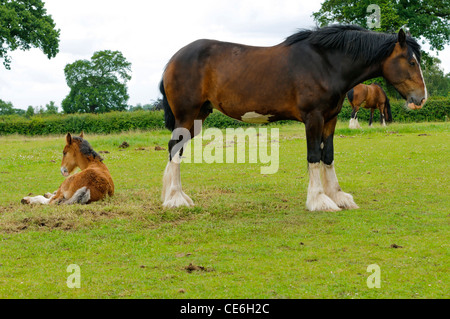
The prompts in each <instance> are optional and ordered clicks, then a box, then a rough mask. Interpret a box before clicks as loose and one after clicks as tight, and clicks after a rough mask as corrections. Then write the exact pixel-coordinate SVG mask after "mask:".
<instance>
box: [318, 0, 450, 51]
mask: <svg viewBox="0 0 450 319" xmlns="http://www.w3.org/2000/svg"><path fill="white" fill-rule="evenodd" d="M372 4H375V5H378V6H379V7H380V13H381V21H380V22H381V25H380V27H379V28H375V29H374V31H381V32H388V33H393V32H397V31H398V30H399V29H400V28H401V27H404V26H406V27H407V28H408V29H409V31H410V32H411V34H412V35H413V36H414V37H415V38H420V37H422V38H423V39H425V40H427V41H428V43H429V44H430V46H431V49H432V50H436V51H442V50H443V49H444V46H445V45H446V44H449V43H450V21H449V19H450V0H359V1H351V0H325V1H324V2H323V4H322V7H321V9H320V10H319V11H318V12H315V13H313V17H314V19H315V20H316V22H317V23H318V24H319V25H320V26H324V25H328V24H331V23H352V24H358V25H360V26H362V27H365V28H369V25H368V19H367V18H368V16H370V15H371V13H372V11H371V10H369V12H368V10H367V8H368V6H369V5H372ZM369 23H370V20H369Z"/></svg>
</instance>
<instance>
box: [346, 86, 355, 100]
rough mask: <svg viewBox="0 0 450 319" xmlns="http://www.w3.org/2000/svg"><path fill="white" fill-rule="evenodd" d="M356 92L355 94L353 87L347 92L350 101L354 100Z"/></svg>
mask: <svg viewBox="0 0 450 319" xmlns="http://www.w3.org/2000/svg"><path fill="white" fill-rule="evenodd" d="M354 94H355V90H354V89H351V90H350V91H348V93H347V97H348V100H349V102H350V103H352V102H353V98H354Z"/></svg>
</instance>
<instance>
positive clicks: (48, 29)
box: [0, 0, 60, 70]
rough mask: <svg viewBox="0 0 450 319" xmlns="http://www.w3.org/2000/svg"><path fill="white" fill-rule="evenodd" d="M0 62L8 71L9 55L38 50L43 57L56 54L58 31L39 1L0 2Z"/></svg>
mask: <svg viewBox="0 0 450 319" xmlns="http://www.w3.org/2000/svg"><path fill="white" fill-rule="evenodd" d="M0 17H1V18H0V58H1V59H3V65H4V66H5V68H6V69H8V70H9V69H10V68H11V58H10V57H9V56H8V54H7V53H8V52H9V51H14V50H16V49H22V50H29V49H30V48H32V47H34V48H40V49H41V50H42V51H43V52H44V53H45V54H46V55H47V57H48V58H49V59H50V58H53V57H55V56H56V54H57V53H58V52H59V34H60V30H59V29H58V30H57V29H55V27H56V25H55V22H54V21H53V19H52V17H51V15H47V10H46V9H45V8H44V2H43V1H42V0H0Z"/></svg>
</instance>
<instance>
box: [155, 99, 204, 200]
mask: <svg viewBox="0 0 450 319" xmlns="http://www.w3.org/2000/svg"><path fill="white" fill-rule="evenodd" d="M211 112H212V109H211V106H210V104H209V103H204V104H203V105H202V107H201V108H200V110H197V112H194V113H198V114H197V115H196V117H195V120H194V119H191V120H187V121H184V123H180V122H177V121H176V124H175V127H176V129H175V130H174V131H173V132H172V139H171V140H170V142H169V154H170V159H169V163H167V166H166V169H165V171H164V178H163V191H162V201H163V206H164V207H168V208H172V207H179V206H194V202H193V201H192V200H191V198H190V197H189V196H188V195H186V194H185V193H184V192H183V189H182V187H181V171H180V166H181V161H182V155H183V148H184V146H185V145H186V143H188V142H189V141H190V139H192V138H194V137H195V136H196V135H198V134H199V133H200V131H201V128H202V124H203V122H204V121H205V119H206V118H207V117H208V115H209V114H211Z"/></svg>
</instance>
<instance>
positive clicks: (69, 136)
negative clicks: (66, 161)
mask: <svg viewBox="0 0 450 319" xmlns="http://www.w3.org/2000/svg"><path fill="white" fill-rule="evenodd" d="M66 142H67V145H70V144H72V135H70V133H67V135H66Z"/></svg>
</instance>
